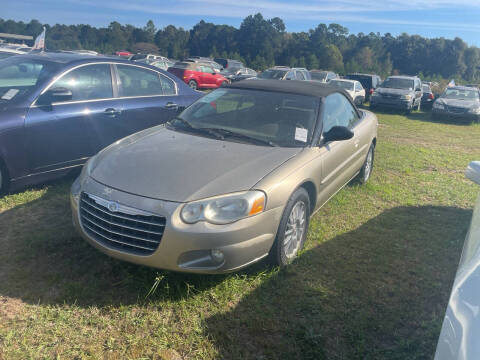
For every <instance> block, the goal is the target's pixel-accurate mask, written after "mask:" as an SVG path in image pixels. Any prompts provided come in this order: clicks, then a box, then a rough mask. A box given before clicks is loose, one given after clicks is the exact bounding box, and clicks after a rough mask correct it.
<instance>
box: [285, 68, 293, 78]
mask: <svg viewBox="0 0 480 360" xmlns="http://www.w3.org/2000/svg"><path fill="white" fill-rule="evenodd" d="M285 79H287V80H295V72H294V71H293V70H290V71H289V72H288V73H287V76H285Z"/></svg>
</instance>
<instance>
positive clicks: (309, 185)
mask: <svg viewBox="0 0 480 360" xmlns="http://www.w3.org/2000/svg"><path fill="white" fill-rule="evenodd" d="M300 187H302V188H304V189H305V190H307V193H308V197H309V198H310V214H311V213H312V212H313V210H314V209H315V206H316V205H317V204H316V203H317V189H316V188H315V185H314V184H313V182H311V181H307V182H304V183H303V184H302V185H301V186H300Z"/></svg>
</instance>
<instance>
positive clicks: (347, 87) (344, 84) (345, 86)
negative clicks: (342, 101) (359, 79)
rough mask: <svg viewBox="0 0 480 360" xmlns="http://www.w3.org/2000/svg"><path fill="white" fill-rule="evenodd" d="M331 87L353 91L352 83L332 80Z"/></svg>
mask: <svg viewBox="0 0 480 360" xmlns="http://www.w3.org/2000/svg"><path fill="white" fill-rule="evenodd" d="M330 85H333V86H336V87H338V88H340V89H345V90H350V91H353V83H352V82H350V81H342V80H330Z"/></svg>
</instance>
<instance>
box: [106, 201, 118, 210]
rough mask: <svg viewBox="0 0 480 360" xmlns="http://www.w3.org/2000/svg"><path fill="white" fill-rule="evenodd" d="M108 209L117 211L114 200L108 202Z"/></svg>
mask: <svg viewBox="0 0 480 360" xmlns="http://www.w3.org/2000/svg"><path fill="white" fill-rule="evenodd" d="M108 210H110V211H111V212H117V211H118V204H117V203H116V202H113V201H112V202H110V203H108Z"/></svg>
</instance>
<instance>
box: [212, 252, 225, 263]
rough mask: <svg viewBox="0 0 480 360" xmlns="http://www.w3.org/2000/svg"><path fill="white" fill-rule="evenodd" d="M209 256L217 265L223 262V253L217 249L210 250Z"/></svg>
mask: <svg viewBox="0 0 480 360" xmlns="http://www.w3.org/2000/svg"><path fill="white" fill-rule="evenodd" d="M210 255H211V256H212V259H213V261H215V262H216V263H219V264H220V263H221V262H223V260H224V259H225V256H224V255H223V253H222V252H221V251H220V250H217V249H212V250H210Z"/></svg>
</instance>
